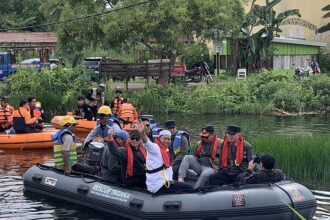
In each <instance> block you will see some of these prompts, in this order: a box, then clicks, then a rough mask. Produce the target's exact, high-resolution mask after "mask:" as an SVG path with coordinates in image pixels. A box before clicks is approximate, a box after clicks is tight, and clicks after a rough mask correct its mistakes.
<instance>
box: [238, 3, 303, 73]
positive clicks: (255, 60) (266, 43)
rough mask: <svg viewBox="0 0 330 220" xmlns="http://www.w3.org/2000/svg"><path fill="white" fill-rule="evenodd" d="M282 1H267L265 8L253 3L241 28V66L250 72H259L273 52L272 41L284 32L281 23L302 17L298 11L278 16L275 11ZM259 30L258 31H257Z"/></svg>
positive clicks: (285, 12)
mask: <svg viewBox="0 0 330 220" xmlns="http://www.w3.org/2000/svg"><path fill="white" fill-rule="evenodd" d="M280 2H281V0H272V1H271V0H266V5H265V6H260V5H257V4H256V0H253V1H252V5H251V10H250V11H249V12H248V13H247V14H246V16H245V19H244V22H243V24H242V26H241V33H242V34H243V38H242V39H241V41H240V48H241V51H240V56H241V57H240V59H241V65H243V66H245V67H246V68H247V69H248V71H249V72H253V71H258V70H260V69H261V68H262V67H263V66H262V62H264V61H265V60H267V59H268V58H269V57H270V55H271V54H272V52H273V48H272V40H273V39H274V37H275V36H278V33H279V32H282V30H281V29H280V28H279V26H280V24H281V22H282V21H283V20H285V19H286V18H287V17H289V16H294V15H296V16H299V17H300V16H301V15H300V14H299V10H298V9H292V10H287V11H284V12H282V13H279V14H276V12H275V10H274V9H273V8H274V6H275V5H277V4H278V3H280ZM256 28H258V29H259V30H258V31H255V29H256Z"/></svg>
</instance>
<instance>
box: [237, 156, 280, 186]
mask: <svg viewBox="0 0 330 220" xmlns="http://www.w3.org/2000/svg"><path fill="white" fill-rule="evenodd" d="M275 162H276V160H275V158H274V157H273V155H271V154H261V155H260V157H257V158H256V159H254V160H252V161H251V162H250V163H249V167H248V169H247V171H246V172H245V173H244V175H242V176H241V177H240V181H239V182H240V183H241V184H261V183H276V182H280V181H283V180H285V175H284V173H283V172H282V170H280V169H273V168H274V165H275ZM256 163H260V171H258V172H253V171H252V170H254V167H255V165H256Z"/></svg>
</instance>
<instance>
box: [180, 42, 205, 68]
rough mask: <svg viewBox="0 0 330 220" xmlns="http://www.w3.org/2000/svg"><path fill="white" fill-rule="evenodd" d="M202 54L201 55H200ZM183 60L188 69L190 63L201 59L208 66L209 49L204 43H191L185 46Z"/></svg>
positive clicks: (190, 66) (190, 65)
mask: <svg viewBox="0 0 330 220" xmlns="http://www.w3.org/2000/svg"><path fill="white" fill-rule="evenodd" d="M202 55H203V56H202ZM185 58H186V60H185V62H186V66H187V68H188V69H191V68H192V65H193V64H194V63H196V62H198V61H201V60H202V59H204V60H205V62H207V63H208V64H209V65H210V66H211V63H210V59H209V50H208V48H207V46H206V45H201V44H191V45H189V46H188V47H187V49H186V52H185Z"/></svg>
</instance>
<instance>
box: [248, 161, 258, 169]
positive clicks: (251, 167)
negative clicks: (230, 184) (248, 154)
mask: <svg viewBox="0 0 330 220" xmlns="http://www.w3.org/2000/svg"><path fill="white" fill-rule="evenodd" d="M255 166H256V164H255V163H254V162H253V160H251V161H250V162H249V166H248V168H247V169H248V170H253V168H254V167H255Z"/></svg>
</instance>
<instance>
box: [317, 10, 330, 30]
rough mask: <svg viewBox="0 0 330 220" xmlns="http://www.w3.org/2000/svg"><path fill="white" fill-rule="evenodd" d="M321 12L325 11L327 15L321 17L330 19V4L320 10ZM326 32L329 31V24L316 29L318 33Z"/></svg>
mask: <svg viewBox="0 0 330 220" xmlns="http://www.w3.org/2000/svg"><path fill="white" fill-rule="evenodd" d="M322 11H327V13H326V14H325V15H323V18H330V4H329V5H327V6H325V7H324V8H322ZM326 31H330V22H329V23H328V24H326V25H324V26H322V27H320V28H319V29H318V32H319V33H324V32H326Z"/></svg>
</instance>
